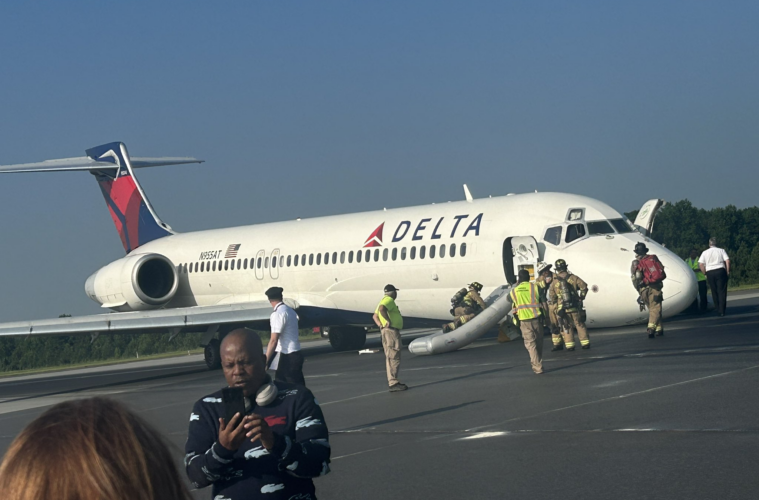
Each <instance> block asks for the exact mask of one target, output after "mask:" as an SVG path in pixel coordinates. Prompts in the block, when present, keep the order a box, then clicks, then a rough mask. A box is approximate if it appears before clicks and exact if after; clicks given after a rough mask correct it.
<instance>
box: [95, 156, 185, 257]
mask: <svg viewBox="0 0 759 500" xmlns="http://www.w3.org/2000/svg"><path fill="white" fill-rule="evenodd" d="M86 153H87V156H88V157H89V158H91V159H93V160H95V161H105V162H108V163H113V164H115V165H116V167H117V168H116V169H115V170H113V169H109V170H95V171H93V172H92V174H93V175H94V176H95V179H97V182H98V184H99V185H100V190H101V191H102V192H103V198H105V203H106V205H108V211H109V212H111V218H112V219H113V223H114V224H115V225H116V230H117V231H118V232H119V236H120V237H121V243H122V244H123V245H124V250H126V252H127V253H129V252H131V251H132V250H134V249H135V248H137V247H139V246H141V245H144V244H145V243H148V242H150V241H153V240H157V239H158V238H163V237H164V236H169V235H170V234H174V231H173V230H172V229H171V227H170V226H169V225H168V224H166V223H165V222H163V221H162V220H161V218H160V217H158V214H156V212H155V210H154V209H153V206H152V205H151V204H150V201H148V198H147V196H145V193H144V191H143V190H142V187H141V186H140V183H139V182H137V178H136V177H135V176H134V172H133V170H132V163H131V160H130V158H129V153H127V149H126V146H125V145H124V143H122V142H111V143H108V144H103V145H102V146H96V147H94V148H90V149H88V150H87V151H86Z"/></svg>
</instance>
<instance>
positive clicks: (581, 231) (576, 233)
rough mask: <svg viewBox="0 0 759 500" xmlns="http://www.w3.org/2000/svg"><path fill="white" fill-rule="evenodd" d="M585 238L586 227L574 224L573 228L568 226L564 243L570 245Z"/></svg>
mask: <svg viewBox="0 0 759 500" xmlns="http://www.w3.org/2000/svg"><path fill="white" fill-rule="evenodd" d="M583 236H585V226H583V225H582V224H572V225H571V226H567V235H566V237H565V238H564V241H566V242H567V243H570V242H572V241H574V240H576V239H579V238H582V237H583Z"/></svg>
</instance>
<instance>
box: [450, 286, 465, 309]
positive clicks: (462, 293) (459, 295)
mask: <svg viewBox="0 0 759 500" xmlns="http://www.w3.org/2000/svg"><path fill="white" fill-rule="evenodd" d="M467 293H469V291H468V290H467V289H466V288H462V289H461V290H459V291H458V292H456V294H455V295H454V296H453V297H451V306H452V307H458V305H459V304H461V301H462V300H464V297H466V294H467Z"/></svg>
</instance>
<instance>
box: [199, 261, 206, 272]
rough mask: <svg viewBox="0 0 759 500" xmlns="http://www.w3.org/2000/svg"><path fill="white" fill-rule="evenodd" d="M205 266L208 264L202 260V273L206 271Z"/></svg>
mask: <svg viewBox="0 0 759 500" xmlns="http://www.w3.org/2000/svg"><path fill="white" fill-rule="evenodd" d="M205 267H206V266H205V262H201V263H200V272H201V273H204V272H206V269H205Z"/></svg>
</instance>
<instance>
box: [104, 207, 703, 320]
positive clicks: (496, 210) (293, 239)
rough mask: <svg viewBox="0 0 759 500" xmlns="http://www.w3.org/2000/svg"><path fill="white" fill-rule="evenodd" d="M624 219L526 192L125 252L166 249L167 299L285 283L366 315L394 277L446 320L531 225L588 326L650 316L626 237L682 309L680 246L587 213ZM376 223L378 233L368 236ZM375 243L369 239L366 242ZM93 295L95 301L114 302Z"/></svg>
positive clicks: (174, 240) (492, 279)
mask: <svg viewBox="0 0 759 500" xmlns="http://www.w3.org/2000/svg"><path fill="white" fill-rule="evenodd" d="M573 209H575V210H576V209H583V217H582V220H579V221H577V220H574V221H568V220H567V219H568V216H569V213H570V210H573ZM621 218H623V216H622V215H620V214H619V213H618V212H617V211H615V210H614V209H612V208H611V207H609V206H608V205H606V204H604V203H602V202H599V201H597V200H594V199H591V198H587V197H583V196H576V195H570V194H561V193H529V194H521V195H512V196H503V197H497V198H487V199H479V200H474V201H471V202H466V201H461V202H454V203H444V204H433V205H425V206H417V207H409V208H400V209H393V210H382V211H375V212H364V213H355V214H347V215H339V216H331V217H321V218H315V219H305V220H296V221H286V222H277V223H269V224H260V225H254V226H244V227H234V228H226V229H215V230H209V231H199V232H194V233H184V234H177V235H172V236H168V237H164V238H160V239H158V240H155V241H152V242H150V243H147V244H145V245H144V246H142V247H139V248H137V249H136V250H134V251H133V252H132V253H131V254H130V255H138V254H143V253H156V254H161V255H164V256H166V257H167V258H169V259H170V260H171V261H172V262H173V263H174V264H175V266H177V268H178V269H179V271H180V272H179V287H178V290H177V293H176V296H175V297H174V298H173V299H172V301H171V302H170V303H169V304H168V305H167V307H168V308H171V307H183V306H195V305H213V304H229V303H238V302H251V301H256V302H260V301H265V296H264V291H265V290H266V289H268V288H269V287H271V286H281V287H283V288H284V293H285V296H286V297H288V298H291V299H294V300H295V301H297V302H298V303H299V304H300V305H302V306H303V305H304V306H314V307H323V308H329V309H334V310H338V311H346V312H358V313H368V314H367V315H366V316H365V317H366V318H369V316H368V315H369V314H371V313H373V312H374V310H375V307H376V306H377V303H378V301H379V300H380V299H381V298H382V295H383V293H382V289H383V287H384V285H385V284H387V283H392V284H393V285H395V286H396V287H398V288H399V289H400V292H399V294H398V299H397V302H398V305H399V307H400V309H401V311H402V313H403V315H404V316H405V317H412V318H421V319H428V320H436V321H438V320H439V321H443V320H449V319H450V314H449V308H450V298H451V296H452V295H453V294H454V293H455V292H456V291H457V290H458V289H460V288H462V287H465V286H466V285H467V284H468V283H470V282H472V281H479V282H480V283H482V284H483V285H484V289H483V294H484V295H487V294H488V293H490V292H491V291H492V290H493V289H495V288H496V287H498V286H501V285H504V284H506V282H507V279H506V274H505V271H504V241H505V240H506V239H507V238H510V237H517V236H533V237H534V238H535V240H537V242H538V248H539V253H540V259H541V260H544V261H546V262H549V263H551V262H553V261H555V260H556V259H558V258H562V259H565V260H566V261H567V263H568V265H569V270H570V272H572V273H574V274H577V275H579V276H580V277H581V278H582V279H583V280H585V281H586V282H587V283H588V285H589V287H590V290H591V291H590V292H589V294H588V297H587V299H586V300H585V307H586V309H587V317H588V320H587V323H588V326H590V327H608V326H619V325H625V324H633V323H640V322H644V321H646V320H647V317H648V316H647V312H645V311H644V312H641V311H640V310H639V308H638V305H637V303H636V298H637V292H636V291H635V290H634V288H633V286H632V283H631V280H630V264H631V262H632V260H633V258H634V254H633V252H632V249H633V246H634V245H635V243H637V242H639V241H644V242H645V243H646V245H647V246H648V247H649V248H650V253H654V254H656V255H658V256H659V258H660V260H661V261H662V263H663V264H664V266H665V268H666V272H667V280H666V281H665V283H664V290H663V292H664V298H665V300H664V314H665V316H666V315H672V314H677V313H679V312H681V311H682V310H684V309H685V308H686V307H688V306H689V305H690V304H691V302H692V301H693V299H694V297H695V296H696V292H697V283H696V280H695V276H694V274H693V272H692V271H691V270H690V268H688V267H687V266H686V265H685V263H684V262H683V261H682V260H681V259H680V258H679V257H678V256H677V255H675V254H673V253H672V252H670V251H669V250H667V249H665V248H663V247H661V246H660V245H658V244H656V243H655V242H654V241H652V240H648V239H646V238H644V237H643V236H642V235H641V234H639V233H637V232H632V231H631V232H626V233H624V234H620V233H618V232H615V233H613V234H599V235H589V234H588V230H587V225H586V224H585V223H586V222H592V221H602V220H611V219H621ZM572 224H575V225H576V224H582V225H583V226H584V228H585V233H586V235H585V236H584V237H580V238H578V239H575V240H574V241H570V242H567V241H566V233H567V226H568V225H572ZM381 225H383V230H382V232H381V237H379V235H378V237H376V238H370V235H372V234H373V232H375V230H376V229H378V228H379V227H380V226H381ZM558 226H561V227H562V232H561V238H560V242H559V244H553V243H550V242H548V241H545V240H544V235H545V233H546V229H548V228H552V227H554V228H555V227H558ZM372 244H373V245H376V246H369V247H367V248H365V246H366V245H372ZM230 245H239V248H238V249H237V252H236V256H235V257H228V258H225V255H226V254H227V251H228V249H229V248H230ZM463 245H465V248H466V251H465V255H462V253H463V252H462V246H463ZM432 246H434V247H435V251H434V257H431V250H430V249H431V247H432ZM452 246H453V247H454V251H453V256H452V254H451V247H452ZM422 249H423V250H422ZM441 249H444V253H445V256H444V257H441ZM358 252H362V256H361V260H360V262H359V261H358V258H357V253H358ZM367 252H368V255H369V257H370V258H369V260H368V261H367V259H366V256H367ZM422 252H423V254H424V256H423V257H422ZM317 255H318V256H319V258H318V262H319V263H318V264H317ZM325 255H326V256H328V260H329V262H328V263H325ZM393 255H395V258H393ZM412 255H413V257H412ZM296 256H297V258H298V265H297V266H296V265H295V258H296ZM304 256H305V260H306V265H303V257H304ZM259 259H260V267H259ZM273 259H277V263H276V264H277V265H276V266H274V265H272V260H273ZM238 262H239V265H240V267H241V268H240V269H238ZM251 262H254V265H253V269H251ZM225 263H226V268H225V267H223V266H225ZM201 264H202V266H203V272H201V271H200V266H201ZM230 264H234V265H233V266H230ZM196 266H197V271H196ZM206 266H209V267H210V268H211V269H212V270H210V271H209V270H206ZM214 266H218V267H214ZM229 267H234V269H230V268H229ZM219 268H221V269H222V270H218V269H219ZM213 269H216V270H213ZM190 271H191V272H190ZM93 298H94V299H95V300H97V301H98V302H100V303H112V302H113V301H118V297H109V298H106V297H93ZM367 324H369V323H368V322H367Z"/></svg>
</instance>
